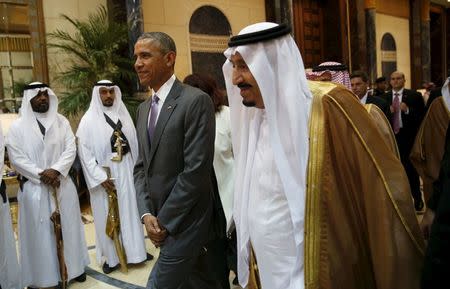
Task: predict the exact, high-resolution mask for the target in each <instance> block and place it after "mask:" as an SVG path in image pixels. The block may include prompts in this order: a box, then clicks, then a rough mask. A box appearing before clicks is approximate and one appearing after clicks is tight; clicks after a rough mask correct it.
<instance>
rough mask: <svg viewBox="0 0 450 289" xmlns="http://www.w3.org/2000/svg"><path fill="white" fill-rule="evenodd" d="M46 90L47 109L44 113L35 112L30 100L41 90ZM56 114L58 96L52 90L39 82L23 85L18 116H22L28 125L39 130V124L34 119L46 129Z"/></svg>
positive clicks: (53, 120)
mask: <svg viewBox="0 0 450 289" xmlns="http://www.w3.org/2000/svg"><path fill="white" fill-rule="evenodd" d="M45 90H46V91H47V93H48V96H49V109H48V111H47V112H45V113H37V112H34V111H33V108H32V107H31V100H32V99H33V98H34V97H35V96H37V94H38V93H39V92H41V91H45ZM57 114H58V97H56V95H55V93H54V92H53V90H52V89H51V88H50V87H48V86H47V85H46V84H43V83H41V82H32V83H30V84H29V85H27V86H26V87H25V90H24V92H23V98H22V105H21V107H20V118H22V119H23V120H24V121H26V123H28V124H29V125H30V127H33V128H35V130H36V131H39V126H38V124H37V121H36V119H39V121H40V122H41V123H42V125H43V126H44V127H45V128H46V129H47V130H48V129H49V128H50V127H51V126H52V124H53V123H54V122H55V119H56V116H57Z"/></svg>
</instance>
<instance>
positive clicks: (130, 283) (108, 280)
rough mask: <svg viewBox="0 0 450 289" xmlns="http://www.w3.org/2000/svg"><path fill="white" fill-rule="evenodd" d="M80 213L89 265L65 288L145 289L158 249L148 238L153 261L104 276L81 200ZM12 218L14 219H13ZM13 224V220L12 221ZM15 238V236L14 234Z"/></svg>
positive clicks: (88, 214) (85, 204)
mask: <svg viewBox="0 0 450 289" xmlns="http://www.w3.org/2000/svg"><path fill="white" fill-rule="evenodd" d="M80 205H81V211H82V218H83V222H84V229H85V233H86V243H87V246H88V252H89V258H90V261H91V263H90V264H89V266H88V267H87V268H86V275H87V278H86V281H85V282H83V283H78V282H70V283H69V286H68V287H67V288H70V289H113V288H125V289H145V286H146V284H147V280H148V276H149V275H150V271H151V270H152V268H153V265H154V264H155V261H156V259H157V257H158V255H159V249H157V248H155V246H153V244H152V243H151V242H150V240H149V239H148V238H146V239H145V244H146V248H147V252H148V253H150V254H152V255H153V256H154V259H153V260H151V261H147V262H145V263H144V264H140V265H132V266H130V267H129V268H128V272H127V273H122V272H120V270H116V271H114V272H112V273H110V274H108V275H106V274H104V273H103V271H102V268H101V266H100V265H99V264H97V261H96V256H95V227H94V223H93V218H92V214H91V212H90V207H89V203H88V202H84V201H83V200H81V204H80ZM16 206H17V203H11V207H12V212H13V215H14V211H15V209H16ZM13 218H14V217H13ZM13 223H14V220H13ZM14 230H15V231H16V232H17V224H14ZM16 236H17V234H16ZM233 278H234V275H233V273H231V274H230V285H231V286H230V287H231V289H241V287H239V286H234V285H233V284H232V282H231V281H232V280H233Z"/></svg>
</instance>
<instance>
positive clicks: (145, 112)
mask: <svg viewBox="0 0 450 289" xmlns="http://www.w3.org/2000/svg"><path fill="white" fill-rule="evenodd" d="M151 103H152V99H151V98H149V99H147V100H146V101H145V102H144V103H143V106H142V114H143V115H142V121H141V123H140V125H141V128H140V131H143V132H145V133H143V134H142V137H141V138H143V140H142V141H143V144H144V155H145V158H148V156H149V154H150V142H149V140H148V133H147V126H148V114H149V113H150V104H151Z"/></svg>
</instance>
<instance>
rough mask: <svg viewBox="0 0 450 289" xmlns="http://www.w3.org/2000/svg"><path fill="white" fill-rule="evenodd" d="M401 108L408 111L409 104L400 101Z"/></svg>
mask: <svg viewBox="0 0 450 289" xmlns="http://www.w3.org/2000/svg"><path fill="white" fill-rule="evenodd" d="M400 109H401V111H403V112H407V111H408V106H407V105H406V103H404V102H402V103H400Z"/></svg>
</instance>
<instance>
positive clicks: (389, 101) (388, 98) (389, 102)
mask: <svg viewBox="0 0 450 289" xmlns="http://www.w3.org/2000/svg"><path fill="white" fill-rule="evenodd" d="M386 101H387V103H388V104H389V105H391V104H392V90H391V91H389V92H388V93H387V98H386Z"/></svg>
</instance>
